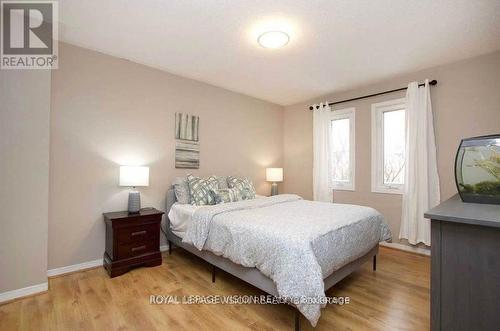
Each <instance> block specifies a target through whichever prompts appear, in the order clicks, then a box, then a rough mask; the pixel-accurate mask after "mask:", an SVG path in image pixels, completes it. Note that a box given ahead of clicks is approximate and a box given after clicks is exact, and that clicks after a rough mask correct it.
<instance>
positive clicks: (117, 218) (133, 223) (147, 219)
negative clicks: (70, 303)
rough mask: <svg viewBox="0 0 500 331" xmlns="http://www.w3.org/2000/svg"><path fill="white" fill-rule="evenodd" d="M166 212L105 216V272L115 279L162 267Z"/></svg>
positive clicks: (120, 212) (106, 214)
mask: <svg viewBox="0 0 500 331" xmlns="http://www.w3.org/2000/svg"><path fill="white" fill-rule="evenodd" d="M163 214H164V212H162V211H160V210H156V209H153V208H151V209H142V210H141V211H140V212H139V213H137V214H129V213H128V212H127V211H119V212H113V213H104V214H103V215H104V222H105V223H106V251H105V252H104V262H103V264H104V268H106V270H107V272H108V274H109V276H110V277H111V278H113V277H116V276H119V275H122V274H124V273H126V272H127V271H129V270H130V269H132V268H135V267H139V266H145V267H154V266H158V265H161V253H160V224H161V218H162V215H163Z"/></svg>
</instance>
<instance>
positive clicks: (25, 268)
mask: <svg viewBox="0 0 500 331" xmlns="http://www.w3.org/2000/svg"><path fill="white" fill-rule="evenodd" d="M49 112H50V71H46V70H1V71H0V293H2V292H6V291H10V290H15V289H20V288H23V287H28V286H32V285H38V284H41V283H45V282H47V227H48V201H49V189H48V184H49Z"/></svg>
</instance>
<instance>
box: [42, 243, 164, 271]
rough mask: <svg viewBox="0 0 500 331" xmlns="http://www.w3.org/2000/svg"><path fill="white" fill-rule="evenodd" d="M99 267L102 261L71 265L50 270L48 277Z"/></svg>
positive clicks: (161, 248) (162, 247) (161, 247)
mask: <svg viewBox="0 0 500 331" xmlns="http://www.w3.org/2000/svg"><path fill="white" fill-rule="evenodd" d="M166 251H168V245H162V246H160V252H166ZM99 266H102V259H99V260H94V261H88V262H83V263H78V264H73V265H69V266H66V267H61V268H55V269H50V270H49V271H47V276H49V277H54V276H59V275H63V274H67V273H70V272H75V271H80V270H85V269H90V268H95V267H99Z"/></svg>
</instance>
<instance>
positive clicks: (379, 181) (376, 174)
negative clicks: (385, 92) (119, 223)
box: [371, 98, 407, 194]
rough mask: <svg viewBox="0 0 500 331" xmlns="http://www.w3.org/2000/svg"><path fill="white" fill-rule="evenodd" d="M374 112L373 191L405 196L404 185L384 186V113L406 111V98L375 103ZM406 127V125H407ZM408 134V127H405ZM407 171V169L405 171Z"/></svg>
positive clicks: (373, 105)
mask: <svg viewBox="0 0 500 331" xmlns="http://www.w3.org/2000/svg"><path fill="white" fill-rule="evenodd" d="M371 110H372V113H371V115H372V118H371V122H372V155H371V159H372V160H371V163H372V164H371V165H372V166H371V177H372V178H371V184H372V187H371V191H372V192H373V193H388V194H403V192H404V185H405V183H403V184H393V185H387V184H384V113H386V112H390V111H396V110H405V117H406V116H407V114H406V100H405V98H400V99H393V100H389V101H384V102H378V103H374V104H372V106H371ZM405 126H406V124H405ZM405 132H406V127H405ZM405 167H406V165H405ZM405 170H406V169H405Z"/></svg>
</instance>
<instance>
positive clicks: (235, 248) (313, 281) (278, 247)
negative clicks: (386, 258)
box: [166, 189, 391, 330]
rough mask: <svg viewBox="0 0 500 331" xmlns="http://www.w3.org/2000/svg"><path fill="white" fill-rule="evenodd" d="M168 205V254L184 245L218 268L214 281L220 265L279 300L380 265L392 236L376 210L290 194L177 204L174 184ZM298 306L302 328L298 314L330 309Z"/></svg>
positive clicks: (314, 316) (314, 317)
mask: <svg viewBox="0 0 500 331" xmlns="http://www.w3.org/2000/svg"><path fill="white" fill-rule="evenodd" d="M166 211H167V220H166V222H167V224H166V225H167V227H166V237H167V241H168V243H169V247H170V251H169V253H170V254H171V247H172V245H174V246H177V247H181V248H183V249H185V250H187V251H188V252H190V253H192V254H194V255H196V256H198V257H200V258H202V259H203V260H205V261H207V262H208V263H210V264H211V265H212V266H213V268H212V281H215V272H216V270H217V268H219V269H222V270H224V271H226V272H228V273H230V274H232V275H234V276H236V277H238V278H240V279H242V280H243V281H245V282H247V283H249V284H251V285H253V286H255V287H257V288H259V289H261V290H262V291H264V292H266V293H268V294H270V295H273V296H275V297H279V298H283V297H286V298H298V297H321V296H323V297H324V295H325V294H324V292H325V291H327V290H328V289H330V288H331V287H332V286H333V285H335V284H336V283H338V282H339V281H340V280H342V279H343V278H345V277H346V276H348V275H349V274H351V273H352V272H354V271H355V270H357V269H358V268H359V267H360V266H361V265H362V264H363V263H365V262H367V261H369V260H370V261H373V269H374V270H376V255H377V253H378V244H379V242H380V241H383V240H390V237H391V235H390V231H389V229H388V227H387V224H386V223H385V222H384V220H383V218H382V216H381V215H380V214H379V213H378V212H376V211H375V210H374V209H372V208H369V207H362V206H355V205H341V204H332V203H323V202H315V201H306V200H303V199H302V198H300V197H298V196H296V195H290V194H285V195H279V196H275V197H264V198H258V199H253V200H247V201H238V202H232V203H227V204H221V205H215V206H203V207H196V206H191V205H181V204H178V203H176V198H175V193H174V190H173V189H169V190H168V192H167V198H166ZM330 218H331V219H335V221H334V222H333V221H330ZM304 219H307V220H311V222H310V223H308V224H304V222H303V221H301V220H304ZM283 224H286V226H283ZM294 306H295V307H296V308H297V310H296V313H295V329H296V330H298V329H299V328H300V314H299V312H300V313H301V314H302V315H304V316H305V317H306V318H307V319H308V320H309V321H310V322H311V324H312V325H313V326H315V325H316V322H317V321H318V319H319V316H320V309H321V308H322V307H324V305H321V304H315V305H311V304H304V303H302V302H298V301H297V302H296V304H294Z"/></svg>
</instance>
